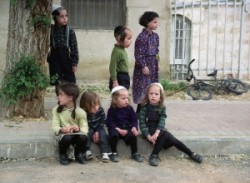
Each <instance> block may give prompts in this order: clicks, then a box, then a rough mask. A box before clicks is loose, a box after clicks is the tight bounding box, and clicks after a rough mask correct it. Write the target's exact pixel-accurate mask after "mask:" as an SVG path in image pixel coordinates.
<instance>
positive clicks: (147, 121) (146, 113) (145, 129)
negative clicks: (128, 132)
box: [139, 104, 167, 136]
mask: <svg viewBox="0 0 250 183" xmlns="http://www.w3.org/2000/svg"><path fill="white" fill-rule="evenodd" d="M166 118H167V115H166V107H165V106H163V107H160V106H153V105H151V104H146V105H145V106H143V107H142V108H141V110H140V115H139V121H140V130H141V132H142V134H143V135H144V136H147V135H149V134H150V133H149V129H150V128H153V129H155V130H157V129H159V130H163V129H164V128H165V120H166Z"/></svg>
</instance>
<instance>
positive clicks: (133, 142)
mask: <svg viewBox="0 0 250 183" xmlns="http://www.w3.org/2000/svg"><path fill="white" fill-rule="evenodd" d="M124 140H125V143H126V144H127V145H130V148H131V153H132V154H134V153H136V152H137V138H136V136H134V135H132V132H131V133H130V132H129V133H128V134H127V135H126V136H125V138H124Z"/></svg>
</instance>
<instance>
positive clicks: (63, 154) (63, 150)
mask: <svg viewBox="0 0 250 183" xmlns="http://www.w3.org/2000/svg"><path fill="white" fill-rule="evenodd" d="M70 144H72V137H71V136H70V135H64V136H63V138H62V139H61V140H60V142H59V159H60V163H61V164H62V165H67V164H69V160H68V155H67V150H68V148H69V146H70Z"/></svg>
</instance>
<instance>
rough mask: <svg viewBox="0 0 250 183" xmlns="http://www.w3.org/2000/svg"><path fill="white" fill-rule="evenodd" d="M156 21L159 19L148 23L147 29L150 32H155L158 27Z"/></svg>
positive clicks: (156, 18)
mask: <svg viewBox="0 0 250 183" xmlns="http://www.w3.org/2000/svg"><path fill="white" fill-rule="evenodd" d="M158 21H159V18H158V17H155V18H154V19H153V20H152V21H151V22H149V23H148V25H147V28H148V29H150V30H156V29H157V28H158V26H159V24H158Z"/></svg>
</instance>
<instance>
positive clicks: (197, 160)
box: [190, 153, 203, 163]
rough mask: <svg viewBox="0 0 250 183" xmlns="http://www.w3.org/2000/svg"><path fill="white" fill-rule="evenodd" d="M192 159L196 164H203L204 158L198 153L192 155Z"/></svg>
mask: <svg viewBox="0 0 250 183" xmlns="http://www.w3.org/2000/svg"><path fill="white" fill-rule="evenodd" d="M190 158H191V159H192V160H194V161H195V162H196V163H201V162H202V161H203V157H202V156H201V155H199V154H196V153H192V154H191V156H190Z"/></svg>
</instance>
